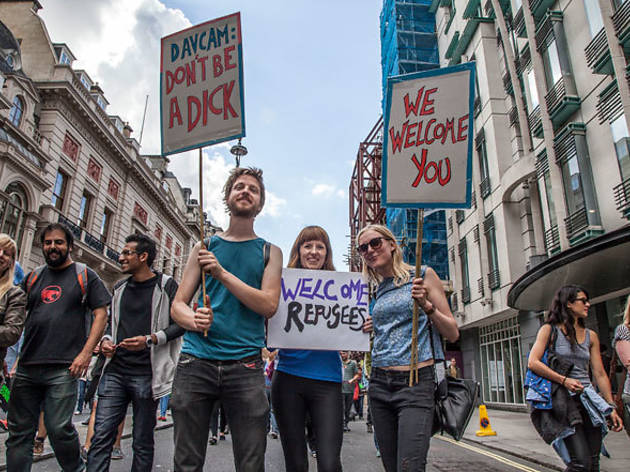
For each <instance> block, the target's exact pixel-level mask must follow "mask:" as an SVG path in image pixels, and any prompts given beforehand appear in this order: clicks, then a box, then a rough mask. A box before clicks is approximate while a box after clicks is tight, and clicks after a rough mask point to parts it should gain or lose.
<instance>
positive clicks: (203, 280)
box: [199, 147, 208, 337]
mask: <svg viewBox="0 0 630 472" xmlns="http://www.w3.org/2000/svg"><path fill="white" fill-rule="evenodd" d="M205 226H206V225H205V221H204V218H203V148H202V147H200V148H199V237H200V238H201V244H204V241H203V240H204V239H205V237H206V231H205ZM201 290H202V294H203V296H202V297H201V306H202V307H203V308H206V273H205V272H204V271H203V270H202V271H201ZM203 335H204V337H208V330H207V329H204V330H203Z"/></svg>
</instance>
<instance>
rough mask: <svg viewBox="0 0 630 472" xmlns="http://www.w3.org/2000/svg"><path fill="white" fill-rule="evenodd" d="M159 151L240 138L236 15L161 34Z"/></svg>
mask: <svg viewBox="0 0 630 472" xmlns="http://www.w3.org/2000/svg"><path fill="white" fill-rule="evenodd" d="M160 110H161V117H160V118H161V131H162V154H165V155H166V154H174V153H177V152H182V151H187V150H189V149H195V148H199V147H203V146H206V145H210V144H216V143H219V142H222V141H228V140H231V139H235V138H240V137H243V136H245V113H244V106H243V48H242V42H241V15H240V13H234V14H232V15H229V16H225V17H223V18H218V19H216V20H212V21H208V22H206V23H203V24H200V25H197V26H193V27H192V28H188V29H186V30H183V31H179V32H177V33H174V34H172V35H170V36H166V37H164V38H162V57H161V64H160Z"/></svg>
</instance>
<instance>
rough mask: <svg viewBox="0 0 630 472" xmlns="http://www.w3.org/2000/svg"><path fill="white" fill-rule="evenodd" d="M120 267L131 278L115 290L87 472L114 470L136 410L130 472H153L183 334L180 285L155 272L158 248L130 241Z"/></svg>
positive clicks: (136, 238) (135, 238)
mask: <svg viewBox="0 0 630 472" xmlns="http://www.w3.org/2000/svg"><path fill="white" fill-rule="evenodd" d="M125 242H126V244H125V247H124V248H123V250H122V251H121V252H120V257H119V262H120V264H121V269H122V271H123V273H125V274H130V275H131V277H129V278H127V279H125V280H123V281H122V282H120V283H118V284H117V285H116V287H115V288H114V294H113V297H112V305H111V310H110V320H109V323H108V325H107V331H106V334H105V336H104V337H103V340H102V342H101V351H102V352H103V354H105V356H107V357H108V359H107V363H106V364H105V368H104V371H103V376H102V378H101V382H100V385H99V390H98V403H97V405H96V421H95V423H94V437H93V438H92V443H91V445H90V449H89V450H88V462H87V469H88V471H107V470H109V465H110V457H111V452H112V447H113V445H114V440H115V439H116V430H117V428H118V424H119V423H120V422H121V421H122V419H123V418H124V417H125V414H126V412H127V407H128V406H129V402H131V403H132V405H133V464H132V467H131V470H134V471H138V472H142V471H146V472H150V471H151V469H152V467H153V452H154V446H153V429H154V428H155V422H156V409H157V404H158V399H159V398H161V397H163V396H166V395H169V394H170V393H171V385H172V383H173V377H174V375H175V367H176V365H177V359H178V357H179V351H180V345H181V335H182V334H184V329H183V328H181V327H179V326H178V325H177V324H175V323H174V322H173V320H172V319H171V317H170V313H171V303H172V300H173V298H174V297H175V293H176V292H177V283H176V282H175V281H174V280H173V279H172V278H171V277H169V276H167V275H164V274H158V273H155V272H153V271H152V270H151V264H153V260H154V259H155V255H156V252H157V251H156V247H155V242H154V241H153V240H152V239H151V238H149V237H148V236H145V235H143V234H133V235H131V236H128V237H127V239H126V240H125Z"/></svg>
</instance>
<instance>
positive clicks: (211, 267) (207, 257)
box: [197, 249, 225, 280]
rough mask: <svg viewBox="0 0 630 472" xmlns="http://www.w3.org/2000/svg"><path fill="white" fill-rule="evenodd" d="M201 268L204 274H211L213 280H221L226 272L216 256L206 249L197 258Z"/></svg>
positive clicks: (201, 250) (200, 251)
mask: <svg viewBox="0 0 630 472" xmlns="http://www.w3.org/2000/svg"><path fill="white" fill-rule="evenodd" d="M197 262H199V267H201V270H202V271H203V272H206V273H207V274H210V275H211V276H212V277H213V278H215V279H217V280H220V277H221V275H222V274H223V272H225V269H224V268H223V266H222V265H221V264H219V261H218V260H217V258H216V257H215V255H214V254H213V253H212V252H210V251H207V250H206V249H200V250H199V256H198V257H197Z"/></svg>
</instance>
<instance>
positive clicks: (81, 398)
mask: <svg viewBox="0 0 630 472" xmlns="http://www.w3.org/2000/svg"><path fill="white" fill-rule="evenodd" d="M78 384H79V387H78V388H79V393H78V397H79V399H78V400H77V411H78V412H79V413H83V405H84V404H85V390H86V387H87V380H84V379H79V380H78Z"/></svg>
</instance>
